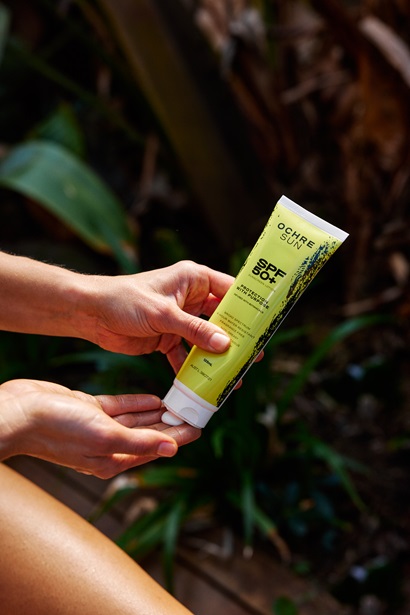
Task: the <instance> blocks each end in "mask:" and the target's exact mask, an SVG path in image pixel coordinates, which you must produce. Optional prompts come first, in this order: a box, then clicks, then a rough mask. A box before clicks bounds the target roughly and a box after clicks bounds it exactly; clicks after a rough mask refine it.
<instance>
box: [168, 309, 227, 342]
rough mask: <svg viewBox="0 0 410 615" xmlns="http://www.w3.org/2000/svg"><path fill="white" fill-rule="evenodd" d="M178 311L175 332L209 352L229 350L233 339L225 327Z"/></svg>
mask: <svg viewBox="0 0 410 615" xmlns="http://www.w3.org/2000/svg"><path fill="white" fill-rule="evenodd" d="M178 312H179V313H175V321H174V325H175V327H174V333H176V334H177V335H180V336H181V337H182V338H184V339H185V340H187V342H190V343H191V344H195V345H196V346H199V347H200V348H202V349H203V350H208V351H209V352H217V353H220V352H225V350H228V348H229V346H230V344H231V340H230V338H229V336H228V334H227V333H226V332H225V331H224V330H223V329H221V328H220V327H217V326H216V325H214V324H213V323H211V322H209V321H207V320H204V319H203V318H199V317H198V316H193V315H192V314H188V313H187V312H184V311H183V310H180V309H179V310H178Z"/></svg>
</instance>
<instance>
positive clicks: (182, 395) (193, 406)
mask: <svg viewBox="0 0 410 615" xmlns="http://www.w3.org/2000/svg"><path fill="white" fill-rule="evenodd" d="M163 402H164V405H165V406H166V408H167V410H168V412H165V414H163V416H162V422H163V423H167V424H168V425H177V424H180V423H181V422H182V421H184V422H185V423H189V424H190V425H192V426H193V427H198V428H200V429H202V428H203V427H205V425H206V424H207V423H208V421H209V419H210V418H212V416H213V415H214V412H216V410H218V408H217V407H216V406H213V405H212V404H210V403H208V402H207V401H205V400H204V399H202V397H199V395H196V393H194V392H193V391H191V390H190V389H188V387H186V386H185V385H184V384H182V382H180V381H179V380H177V379H175V380H174V384H173V385H172V387H171V388H170V390H169V391H168V393H167V394H166V395H165V397H164V400H163ZM171 415H172V416H171ZM176 417H178V419H182V421H180V422H179V423H177V422H176V420H177V419H176Z"/></svg>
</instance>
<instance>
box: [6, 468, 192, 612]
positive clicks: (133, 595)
mask: <svg viewBox="0 0 410 615" xmlns="http://www.w3.org/2000/svg"><path fill="white" fill-rule="evenodd" d="M0 605H1V609H0V610H1V613H2V615H20V613H21V614H22V615H23V614H24V615H27V613H30V615H49V614H50V613H52V614H53V615H189V613H190V611H188V610H187V609H186V608H185V607H183V606H182V605H181V604H180V603H179V602H177V601H176V600H175V599H174V598H172V597H171V596H170V595H169V594H168V593H167V592H166V591H165V590H164V589H162V588H161V587H160V586H159V585H158V584H157V583H156V582H155V581H154V580H153V579H151V577H150V576H149V575H147V574H146V573H145V572H144V571H143V570H142V569H141V568H140V567H139V566H138V565H137V564H136V563H135V562H134V561H133V560H132V559H131V558H129V557H128V556H127V555H126V554H125V553H124V552H123V551H122V550H121V549H119V548H118V547H117V546H116V545H115V544H114V543H113V542H111V541H110V540H109V539H108V538H107V537H106V536H104V535H103V534H101V533H100V532H99V531H98V530H96V529H95V528H94V527H92V526H91V525H89V524H88V523H87V522H86V521H85V520H84V519H82V518H81V517H80V516H78V515H77V514H76V513H74V512H73V511H71V510H70V509H69V508H67V507H66V506H64V505H63V504H61V503H60V502H58V501H57V500H55V499H54V498H52V497H51V496H50V495H48V494H47V493H45V492H44V491H42V490H41V489H39V488H38V487H37V486H36V485H34V484H32V483H31V482H30V481H28V480H27V479H25V478H23V477H22V476H20V475H19V474H17V473H16V472H15V471H14V470H11V469H10V468H8V467H6V466H4V465H3V464H1V463H0Z"/></svg>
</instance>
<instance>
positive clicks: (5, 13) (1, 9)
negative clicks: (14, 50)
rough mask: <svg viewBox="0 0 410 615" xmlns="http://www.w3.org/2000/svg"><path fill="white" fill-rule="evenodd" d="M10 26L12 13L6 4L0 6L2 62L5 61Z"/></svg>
mask: <svg viewBox="0 0 410 615" xmlns="http://www.w3.org/2000/svg"><path fill="white" fill-rule="evenodd" d="M9 26H10V11H9V10H8V8H7V7H5V6H4V4H0V62H1V61H2V59H3V53H4V47H5V46H6V42H7V36H8V33H9Z"/></svg>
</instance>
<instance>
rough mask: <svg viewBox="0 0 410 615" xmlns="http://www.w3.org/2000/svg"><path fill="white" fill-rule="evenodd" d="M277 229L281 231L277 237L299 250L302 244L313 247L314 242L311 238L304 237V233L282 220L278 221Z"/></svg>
mask: <svg viewBox="0 0 410 615" xmlns="http://www.w3.org/2000/svg"><path fill="white" fill-rule="evenodd" d="M278 229H279V230H280V231H283V233H282V234H281V235H280V237H279V239H281V240H282V241H285V242H286V243H287V244H289V245H290V246H293V247H294V248H297V249H298V250H300V248H301V247H302V246H306V247H308V248H313V247H314V245H315V242H314V241H313V240H312V239H309V238H308V237H305V235H302V234H301V233H298V232H297V231H295V230H294V229H293V228H292V227H291V226H286V224H285V223H284V222H279V224H278Z"/></svg>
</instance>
